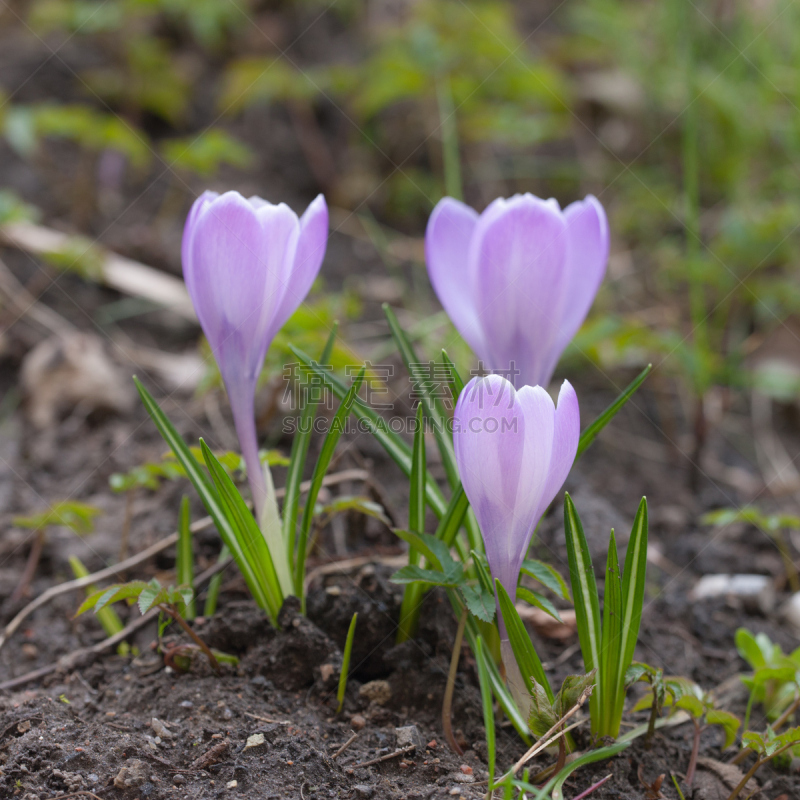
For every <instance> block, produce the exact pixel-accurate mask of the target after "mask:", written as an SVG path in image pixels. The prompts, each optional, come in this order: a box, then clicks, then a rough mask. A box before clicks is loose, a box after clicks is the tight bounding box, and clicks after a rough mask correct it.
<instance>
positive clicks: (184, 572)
mask: <svg viewBox="0 0 800 800" xmlns="http://www.w3.org/2000/svg"><path fill="white" fill-rule="evenodd" d="M190 523H191V512H190V511H189V498H188V497H187V496H186V495H184V496H183V499H182V500H181V510H180V513H179V514H178V551H177V557H176V559H175V580H177V581H178V583H179V584H181V585H182V586H189V587H192V586H194V553H193V552H192V531H191V528H190ZM180 612H181V615H182V616H183V617H184V619H187V620H193V619H194V618H195V616H196V615H197V611H196V609H195V602H194V597H192V599H191V602H189V603H187V604H186V605H185V606H184V608H182V609H180Z"/></svg>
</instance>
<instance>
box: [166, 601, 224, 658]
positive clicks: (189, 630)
mask: <svg viewBox="0 0 800 800" xmlns="http://www.w3.org/2000/svg"><path fill="white" fill-rule="evenodd" d="M159 609H161V611H163V612H164V613H165V614H167V615H168V616H170V617H172V619H174V620H175V622H177V623H178V625H180V626H181V628H183V630H184V632H185V633H186V634H187V635H188V636H189V638H190V639H191V640H192V641H193V642H194V643H195V644H196V645H197V646H198V647H199V648H200V649H201V650H202V651H203V654H204V655H205V657H206V658H207V659H208V663H209V664H211V668H212V669H213V670H214V672H217V673H218V672H219V671H220V669H219V661H217V657H216V656H215V655H214V653H213V652H212V651H211V648H210V647H209V646H208V645H207V644H206V643H205V642H204V641H203V640H202V639H201V638H200V637H199V636H198V635H197V634H196V633H195V632H194V631H193V630H192V627H191V625H189V623H188V622H187V621H186V620H185V619H184V618H183V617H182V616H181V615H180V614H179V613H178V612H177V610H176V609H174V608H171V607H170V606H167V605H160V606H159Z"/></svg>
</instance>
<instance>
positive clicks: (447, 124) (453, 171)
mask: <svg viewBox="0 0 800 800" xmlns="http://www.w3.org/2000/svg"><path fill="white" fill-rule="evenodd" d="M436 100H437V102H438V105H439V130H440V133H441V137H442V163H443V166H444V186H445V191H446V192H447V194H448V195H449V196H450V197H454V198H455V199H456V200H463V199H464V192H463V187H462V182H461V156H460V154H459V147H458V126H457V125H456V109H455V105H454V103H453V90H452V86H451V84H450V76H449V75H441V76H440V77H439V78H438V79H437V81H436Z"/></svg>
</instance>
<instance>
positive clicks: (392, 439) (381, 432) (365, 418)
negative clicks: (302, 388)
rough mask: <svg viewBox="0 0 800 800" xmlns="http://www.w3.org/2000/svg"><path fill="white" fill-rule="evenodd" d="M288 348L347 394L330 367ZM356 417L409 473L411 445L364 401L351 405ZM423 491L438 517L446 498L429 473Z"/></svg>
mask: <svg viewBox="0 0 800 800" xmlns="http://www.w3.org/2000/svg"><path fill="white" fill-rule="evenodd" d="M289 349H290V350H291V351H292V353H293V354H294V355H295V356H296V357H297V359H298V360H299V361H300V362H301V363H302V364H304V365H305V366H306V367H308V368H309V369H310V370H311V371H313V372H314V374H315V375H317V376H318V377H320V378H321V379H322V381H323V383H324V385H325V387H326V388H327V389H329V390H330V391H331V392H333V393H334V395H336V397H338V398H339V399H342V398H344V397H345V396H346V394H347V387H346V386H345V385H344V384H343V383H342V382H341V381H340V380H339V379H338V378H336V377H335V376H334V375H331V373H330V371H329V370H326V369H324V368H323V367H322V366H320V365H319V364H317V363H316V362H315V361H313V360H312V359H311V358H309V356H308V355H306V354H305V353H304V352H303V351H302V350H298V349H297V348H296V347H293V346H291V345H290V346H289ZM350 410H351V412H352V413H353V415H354V416H355V417H357V418H358V419H359V420H361V421H362V423H363V424H364V425H365V426H366V427H367V429H368V430H369V432H370V433H371V434H372V435H373V436H374V437H375V439H376V441H377V442H378V443H379V444H380V445H381V447H383V449H384V450H385V451H386V453H387V454H388V455H389V457H390V458H391V459H392V460H393V461H394V462H395V463H396V464H397V466H398V467H400V469H401V470H402V471H403V472H404V473H405V475H406V477H409V478H410V477H411V462H412V459H411V449H410V448H409V446H408V445H407V444H406V443H405V442H404V441H403V440H402V439H401V438H400V437H399V436H398V435H397V434H396V433H394V432H393V431H392V430H390V428H389V426H388V424H387V423H386V420H385V419H383V417H381V416H380V414H378V413H377V412H376V411H375V410H374V409H372V408H370V407H369V406H368V405H366V403H355V404H353V407H352V408H351V409H350ZM425 493H426V495H427V500H428V505H429V506H430V507H431V509H432V510H433V512H434V513H435V514H436V516H437V517H441V516H442V515H443V514H444V513H445V511H446V510H447V502H446V501H445V499H444V495H443V494H442V491H441V489H439V487H438V485H437V483H436V480H435V479H434V478H433V476H432V475H431V474H430V473H428V475H427V477H426V481H425Z"/></svg>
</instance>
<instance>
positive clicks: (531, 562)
mask: <svg viewBox="0 0 800 800" xmlns="http://www.w3.org/2000/svg"><path fill="white" fill-rule="evenodd" d="M522 572H524V573H525V574H526V575H528V576H529V577H531V578H533V579H534V580H536V581H539V583H541V584H542V586H546V587H547V588H548V589H549V590H550V591H551V592H553V593H554V594H557V595H558V596H559V597H562V598H563V599H564V600H568V601H570V602H571V601H572V598H571V597H570V594H569V588H568V587H567V582H566V581H565V580H564V578H562V577H561V575H560V574H559V572H558V570H557V569H556V568H555V567H553V566H552V565H550V564H545V563H544V561H537V560H536V559H532V558H526V559H525V560H524V561H523V562H522Z"/></svg>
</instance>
